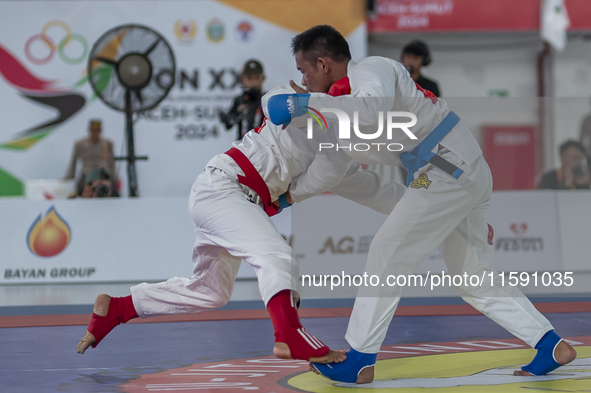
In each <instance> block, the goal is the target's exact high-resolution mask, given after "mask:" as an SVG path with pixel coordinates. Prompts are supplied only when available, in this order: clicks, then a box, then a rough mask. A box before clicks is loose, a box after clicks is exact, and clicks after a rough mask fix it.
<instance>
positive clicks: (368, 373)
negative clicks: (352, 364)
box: [310, 363, 374, 384]
mask: <svg viewBox="0 0 591 393" xmlns="http://www.w3.org/2000/svg"><path fill="white" fill-rule="evenodd" d="M310 371H312V372H313V373H314V374H318V375H322V374H320V372H319V371H318V370H316V367H314V365H313V364H312V363H310ZM373 378H374V366H371V367H366V368H364V369H363V370H361V372H360V373H359V375H358V376H357V381H355V383H358V384H363V383H372V382H373Z"/></svg>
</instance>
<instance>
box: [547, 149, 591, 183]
mask: <svg viewBox="0 0 591 393" xmlns="http://www.w3.org/2000/svg"><path fill="white" fill-rule="evenodd" d="M560 162H561V165H562V167H561V168H560V169H557V170H553V171H549V172H546V173H545V174H544V175H542V178H541V179H540V183H539V184H538V189H540V190H588V189H589V186H590V184H591V176H590V175H589V167H588V164H587V158H586V156H585V148H584V147H583V145H582V144H581V143H579V142H577V141H573V140H568V141H566V142H564V143H563V144H562V145H560Z"/></svg>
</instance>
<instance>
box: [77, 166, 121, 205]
mask: <svg viewBox="0 0 591 393" xmlns="http://www.w3.org/2000/svg"><path fill="white" fill-rule="evenodd" d="M118 196H119V194H118V193H117V190H116V189H115V187H113V184H112V182H111V179H110V176H109V174H108V173H107V171H105V169H104V168H99V169H95V170H94V171H92V172H90V173H89V174H88V175H86V177H85V178H84V188H83V189H82V195H81V197H82V198H107V197H118Z"/></svg>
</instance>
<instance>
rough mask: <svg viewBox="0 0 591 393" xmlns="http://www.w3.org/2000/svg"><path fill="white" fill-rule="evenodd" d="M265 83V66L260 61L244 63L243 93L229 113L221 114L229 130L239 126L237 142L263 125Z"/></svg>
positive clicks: (252, 60) (235, 99) (241, 78)
mask: <svg viewBox="0 0 591 393" xmlns="http://www.w3.org/2000/svg"><path fill="white" fill-rule="evenodd" d="M264 81H265V74H264V70H263V65H262V64H261V63H260V62H259V61H257V60H254V59H250V60H248V61H247V62H246V63H244V66H243V67H242V74H241V76H240V82H241V83H242V93H241V94H240V95H238V96H236V97H235V98H234V102H233V104H232V107H231V108H230V110H229V111H228V112H226V113H220V120H221V121H222V123H224V125H225V126H226V129H227V130H229V129H230V128H232V127H234V126H235V125H237V129H236V140H240V139H242V138H243V137H244V134H246V133H247V132H248V131H250V130H252V129H254V128H257V127H260V126H261V124H262V123H263V111H262V109H261V97H262V95H263V82H264Z"/></svg>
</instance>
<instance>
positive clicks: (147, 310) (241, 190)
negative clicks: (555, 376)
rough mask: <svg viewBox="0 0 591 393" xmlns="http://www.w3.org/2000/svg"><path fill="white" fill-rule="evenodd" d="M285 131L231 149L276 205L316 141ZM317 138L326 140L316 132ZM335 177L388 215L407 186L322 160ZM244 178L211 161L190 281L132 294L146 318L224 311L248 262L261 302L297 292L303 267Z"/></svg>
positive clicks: (344, 191)
mask: <svg viewBox="0 0 591 393" xmlns="http://www.w3.org/2000/svg"><path fill="white" fill-rule="evenodd" d="M286 92H287V93H293V90H292V89H291V88H289V87H280V88H276V89H273V90H272V91H271V92H269V93H268V94H267V95H266V96H265V97H264V98H263V103H265V101H266V100H267V99H268V97H269V96H271V95H273V94H279V93H286ZM295 125H296V123H295V122H294V126H289V127H287V128H286V129H285V130H282V128H281V127H280V126H275V125H273V124H271V123H270V122H266V123H264V124H263V126H262V127H261V128H260V129H258V130H256V131H250V132H249V133H247V134H246V135H245V137H244V139H243V140H242V141H240V142H235V143H234V144H233V147H234V148H235V149H238V150H240V152H242V153H243V154H244V156H246V157H247V158H248V160H249V161H250V162H251V163H252V165H253V166H254V168H255V169H256V171H257V172H258V173H259V175H260V176H261V177H262V179H263V180H264V182H265V183H266V185H267V187H268V189H269V192H270V194H271V199H272V200H273V201H275V200H277V199H278V197H279V196H280V195H281V194H284V193H285V192H286V191H287V190H288V188H289V185H290V183H292V182H293V181H294V180H295V179H297V177H298V176H300V175H301V174H302V173H303V172H304V171H305V170H306V169H307V168H308V166H309V164H310V163H311V162H313V161H314V159H315V156H316V149H315V146H316V144H317V143H318V140H309V139H307V138H306V131H305V124H304V123H302V124H301V126H302V129H300V128H297V127H296V126H295ZM317 135H318V137H319V138H321V137H322V135H320V134H317ZM323 161H324V162H325V163H326V162H329V163H330V165H331V167H332V168H333V170H334V171H336V172H339V173H344V176H341V181H340V182H339V184H335V186H334V187H331V190H330V191H331V192H333V193H335V194H337V195H340V196H342V197H345V198H348V199H351V200H353V201H356V202H358V203H360V204H363V205H365V206H368V207H370V208H372V209H374V210H376V211H379V212H382V213H385V214H389V213H390V212H391V211H392V209H393V207H394V205H395V203H396V202H397V201H398V200H399V199H400V198H401V197H402V195H403V194H404V191H405V187H404V186H403V185H401V184H397V183H394V182H392V181H390V180H385V179H382V178H381V177H380V176H379V175H377V174H376V173H373V172H369V171H362V170H361V168H360V166H359V164H357V163H355V162H353V161H352V160H351V159H350V158H348V157H347V156H346V154H344V153H342V152H340V153H337V154H329V157H328V158H324V160H323ZM239 175H240V176H243V175H244V173H243V171H242V170H241V168H240V167H239V166H238V164H237V163H236V162H235V161H234V160H233V159H232V158H231V157H230V156H228V155H227V154H219V155H217V156H215V157H214V158H213V159H211V160H210V161H209V162H208V164H207V166H206V168H205V170H204V172H202V173H201V174H200V175H199V176H198V177H197V180H196V181H195V183H194V184H193V186H192V188H191V194H190V197H189V213H190V216H191V219H192V221H193V223H194V224H195V233H196V240H195V243H194V245H193V262H194V269H193V274H192V276H191V277H190V278H183V277H174V278H171V279H169V280H167V281H165V282H161V283H155V284H147V283H142V284H139V285H137V286H134V287H132V288H131V294H132V299H133V304H134V307H135V309H136V311H137V313H138V315H139V316H140V318H147V317H152V316H157V315H167V314H182V313H196V312H200V311H205V310H211V309H215V308H218V307H221V306H223V305H224V304H226V302H227V301H228V300H229V299H230V296H231V295H232V290H233V288H234V280H235V278H236V275H237V273H238V269H239V267H240V263H241V261H242V260H244V261H245V262H246V263H248V264H250V265H251V266H252V267H253V268H254V270H255V273H256V275H257V278H258V283H259V290H260V293H261V297H262V299H263V301H264V302H265V305H266V304H267V302H268V301H269V300H270V299H271V298H272V297H273V296H274V295H275V294H277V293H278V292H280V291H282V290H285V289H291V290H296V291H297V289H298V283H299V269H298V263H297V261H296V260H295V258H294V256H293V253H292V250H291V248H290V246H289V245H288V244H287V243H286V241H285V240H284V239H283V237H282V236H281V235H280V234H279V233H278V231H277V229H276V228H275V226H274V224H273V223H272V221H271V220H270V218H269V216H267V214H266V213H265V211H264V210H263V208H262V203H261V198H260V196H259V195H257V194H256V193H255V192H253V191H252V190H251V189H250V188H249V187H246V186H244V185H242V184H239V183H238V176H239Z"/></svg>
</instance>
